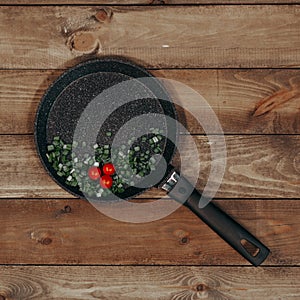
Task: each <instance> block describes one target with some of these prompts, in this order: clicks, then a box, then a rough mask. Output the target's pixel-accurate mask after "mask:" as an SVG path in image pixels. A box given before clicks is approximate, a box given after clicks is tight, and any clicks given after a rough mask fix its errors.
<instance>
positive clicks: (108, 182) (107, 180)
mask: <svg viewBox="0 0 300 300" xmlns="http://www.w3.org/2000/svg"><path fill="white" fill-rule="evenodd" d="M112 184H113V180H112V178H111V177H110V176H109V175H103V176H102V177H101V178H100V185H101V186H102V187H103V188H104V189H109V188H111V186H112Z"/></svg>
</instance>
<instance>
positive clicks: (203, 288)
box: [196, 283, 208, 292]
mask: <svg viewBox="0 0 300 300" xmlns="http://www.w3.org/2000/svg"><path fill="white" fill-rule="evenodd" d="M207 290H208V287H207V286H206V285H205V284H204V283H199V284H198V285H197V286H196V291H197V292H205V291H207Z"/></svg>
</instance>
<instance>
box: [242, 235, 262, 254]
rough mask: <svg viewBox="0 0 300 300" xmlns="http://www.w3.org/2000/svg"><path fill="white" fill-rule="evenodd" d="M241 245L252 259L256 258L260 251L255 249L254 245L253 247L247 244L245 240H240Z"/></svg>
mask: <svg viewBox="0 0 300 300" xmlns="http://www.w3.org/2000/svg"><path fill="white" fill-rule="evenodd" d="M241 245H242V246H243V247H244V248H245V249H246V251H247V252H248V253H249V254H250V255H252V256H253V257H255V256H257V254H258V253H259V251H260V249H259V248H257V247H256V246H255V245H253V244H252V243H251V242H249V241H248V240H246V239H242V240H241Z"/></svg>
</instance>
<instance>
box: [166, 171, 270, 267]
mask: <svg viewBox="0 0 300 300" xmlns="http://www.w3.org/2000/svg"><path fill="white" fill-rule="evenodd" d="M191 191H192V194H191V195H190V196H189V197H188V199H187V200H186V198H187V195H188V194H190V193H191ZM169 195H170V196H171V197H172V198H173V199H175V200H177V201H179V202H181V203H184V205H185V206H187V207H188V208H189V209H191V210H192V211H193V212H194V213H195V214H196V215H197V216H198V217H199V218H200V219H201V220H203V221H204V222H205V223H206V224H207V225H208V226H209V227H210V228H211V229H212V230H214V231H215V232H216V233H217V234H218V235H219V236H220V237H222V238H223V239H224V240H225V241H226V242H227V243H228V244H229V245H231V246H232V247H233V248H234V249H235V250H236V251H238V252H239V253H240V254H241V255H242V256H243V257H245V258H246V259H247V260H248V261H249V262H250V263H252V264H253V265H254V266H259V265H260V264H261V263H262V262H263V261H264V260H265V259H266V258H267V256H268V255H269V253H270V250H269V249H268V248H267V247H266V246H265V245H264V244H262V243H261V242H260V241H259V240H258V239H257V238H255V237H254V236H253V235H252V234H251V233H250V232H249V231H248V230H246V229H245V228H243V227H242V226H241V225H240V224H238V223H237V222H236V221H234V220H233V219H232V218H231V217H230V216H228V215H227V214H226V213H225V212H223V211H222V210H221V209H220V208H219V207H217V206H215V205H214V204H213V203H211V202H210V203H209V204H207V205H206V206H205V207H204V208H199V203H200V198H201V194H200V193H199V192H198V191H197V190H195V189H194V188H193V187H192V186H191V184H190V183H189V182H188V181H187V180H186V179H185V178H183V177H182V176H181V177H180V179H179V181H178V182H177V183H176V184H175V185H174V186H173V187H172V189H171V190H170V192H169Z"/></svg>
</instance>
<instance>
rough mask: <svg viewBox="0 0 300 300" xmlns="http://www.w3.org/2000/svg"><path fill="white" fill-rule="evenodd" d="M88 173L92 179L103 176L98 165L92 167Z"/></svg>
mask: <svg viewBox="0 0 300 300" xmlns="http://www.w3.org/2000/svg"><path fill="white" fill-rule="evenodd" d="M88 174H89V177H90V179H92V180H97V179H98V178H99V177H100V176H101V170H100V169H99V168H97V167H90V168H89V172H88Z"/></svg>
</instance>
